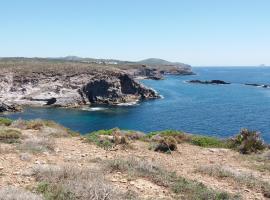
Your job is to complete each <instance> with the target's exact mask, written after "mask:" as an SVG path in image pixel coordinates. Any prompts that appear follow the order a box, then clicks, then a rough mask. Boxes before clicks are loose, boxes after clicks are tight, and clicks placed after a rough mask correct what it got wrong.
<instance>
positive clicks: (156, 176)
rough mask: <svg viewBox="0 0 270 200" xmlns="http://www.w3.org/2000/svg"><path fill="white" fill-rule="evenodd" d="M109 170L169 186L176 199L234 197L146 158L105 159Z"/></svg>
mask: <svg viewBox="0 0 270 200" xmlns="http://www.w3.org/2000/svg"><path fill="white" fill-rule="evenodd" d="M106 166H107V170H109V171H110V172H113V171H115V172H119V171H121V172H123V173H128V174H129V175H131V176H133V177H142V178H145V179H148V180H150V181H151V182H153V183H155V184H157V185H159V186H163V187H167V188H169V189H170V190H171V191H173V192H174V194H175V195H176V199H220V200H221V199H235V197H233V196H232V195H230V194H228V193H225V192H221V191H216V190H213V189H209V188H207V187H206V186H205V185H204V184H202V183H198V182H196V181H191V180H187V179H185V178H183V177H179V176H177V175H176V174H175V173H172V172H168V171H166V170H163V169H161V168H160V167H158V166H157V165H155V164H154V163H152V162H150V161H147V160H139V159H135V158H129V159H127V160H123V159H115V160H111V161H107V165H106Z"/></svg>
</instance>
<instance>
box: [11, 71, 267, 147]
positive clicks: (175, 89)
mask: <svg viewBox="0 0 270 200" xmlns="http://www.w3.org/2000/svg"><path fill="white" fill-rule="evenodd" d="M193 71H194V72H195V73H196V75H191V76H174V75H168V76H166V77H165V79H164V80H158V81H157V80H141V82H142V83H143V84H144V85H146V86H148V87H151V88H153V89H155V90H156V91H157V92H158V93H159V94H160V95H161V96H162V98H160V99H156V100H148V101H143V102H137V103H134V104H131V105H126V104H123V105H121V106H95V107H88V106H87V107H83V108H81V109H67V108H31V107H26V108H25V110H24V112H22V113H11V114H8V117H10V118H12V119H19V118H21V119H36V118H39V119H48V120H54V121H56V122H58V123H60V124H62V125H64V126H66V127H69V128H71V129H73V130H75V131H79V132H80V133H82V134H86V133H90V132H92V131H95V130H100V129H110V128H114V127H118V128H121V129H131V130H138V131H143V132H145V133H149V132H152V131H158V130H168V129H171V130H181V131H184V132H187V133H193V134H201V135H209V136H216V137H220V138H228V137H232V136H234V135H236V134H237V133H238V132H239V131H240V130H241V128H248V129H251V130H255V131H259V132H260V133H261V136H262V137H263V139H264V140H265V141H266V142H270V88H263V87H254V86H247V85H245V83H256V84H269V85H270V67H193ZM193 79H199V80H213V79H218V80H223V81H226V82H231V83H232V84H229V85H204V84H191V83H188V82H187V81H188V80H193Z"/></svg>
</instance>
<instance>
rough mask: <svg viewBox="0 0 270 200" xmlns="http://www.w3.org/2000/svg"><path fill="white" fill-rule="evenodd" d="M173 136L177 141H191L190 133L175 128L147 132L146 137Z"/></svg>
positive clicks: (153, 138)
mask: <svg viewBox="0 0 270 200" xmlns="http://www.w3.org/2000/svg"><path fill="white" fill-rule="evenodd" d="M169 136H171V137H173V138H175V139H176V141H177V143H182V142H188V141H190V135H188V134H186V133H184V132H181V131H175V130H164V131H155V132H151V133H149V134H147V135H146V136H145V138H148V139H152V140H156V139H159V138H161V137H169Z"/></svg>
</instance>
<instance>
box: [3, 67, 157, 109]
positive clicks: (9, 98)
mask: <svg viewBox="0 0 270 200" xmlns="http://www.w3.org/2000/svg"><path fill="white" fill-rule="evenodd" d="M158 97H159V95H158V94H157V93H156V92H155V91H154V90H152V89H150V88H146V87H145V86H143V85H142V84H140V83H138V82H136V81H135V80H134V79H133V78H131V77H130V76H128V75H127V74H126V73H125V72H122V71H116V72H114V71H110V70H102V71H99V70H92V71H90V72H84V73H83V72H79V73H73V74H65V73H63V72H61V73H56V72H55V73H54V72H50V73H48V72H46V73H44V72H33V73H30V74H28V75H27V76H23V75H19V74H17V73H14V72H6V73H3V74H1V75H0V100H1V101H3V102H8V103H9V104H18V105H32V106H33V105H34V106H35V105H36V106H61V107H78V106H81V105H87V104H109V105H116V104H120V103H129V102H134V101H140V100H144V99H154V98H158ZM3 110H4V107H3Z"/></svg>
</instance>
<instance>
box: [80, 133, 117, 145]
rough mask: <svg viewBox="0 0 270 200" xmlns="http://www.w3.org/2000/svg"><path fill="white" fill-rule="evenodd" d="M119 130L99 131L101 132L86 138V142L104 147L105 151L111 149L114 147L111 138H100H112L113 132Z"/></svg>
mask: <svg viewBox="0 0 270 200" xmlns="http://www.w3.org/2000/svg"><path fill="white" fill-rule="evenodd" d="M115 130H117V129H116V128H114V129H109V130H99V131H94V132H91V133H89V134H87V135H86V136H85V138H86V141H88V142H91V143H94V144H96V145H97V146H99V147H102V148H104V149H110V148H112V147H113V145H114V144H113V139H112V137H111V139H109V137H104V138H102V139H101V138H100V136H112V134H113V132H114V131H115Z"/></svg>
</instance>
